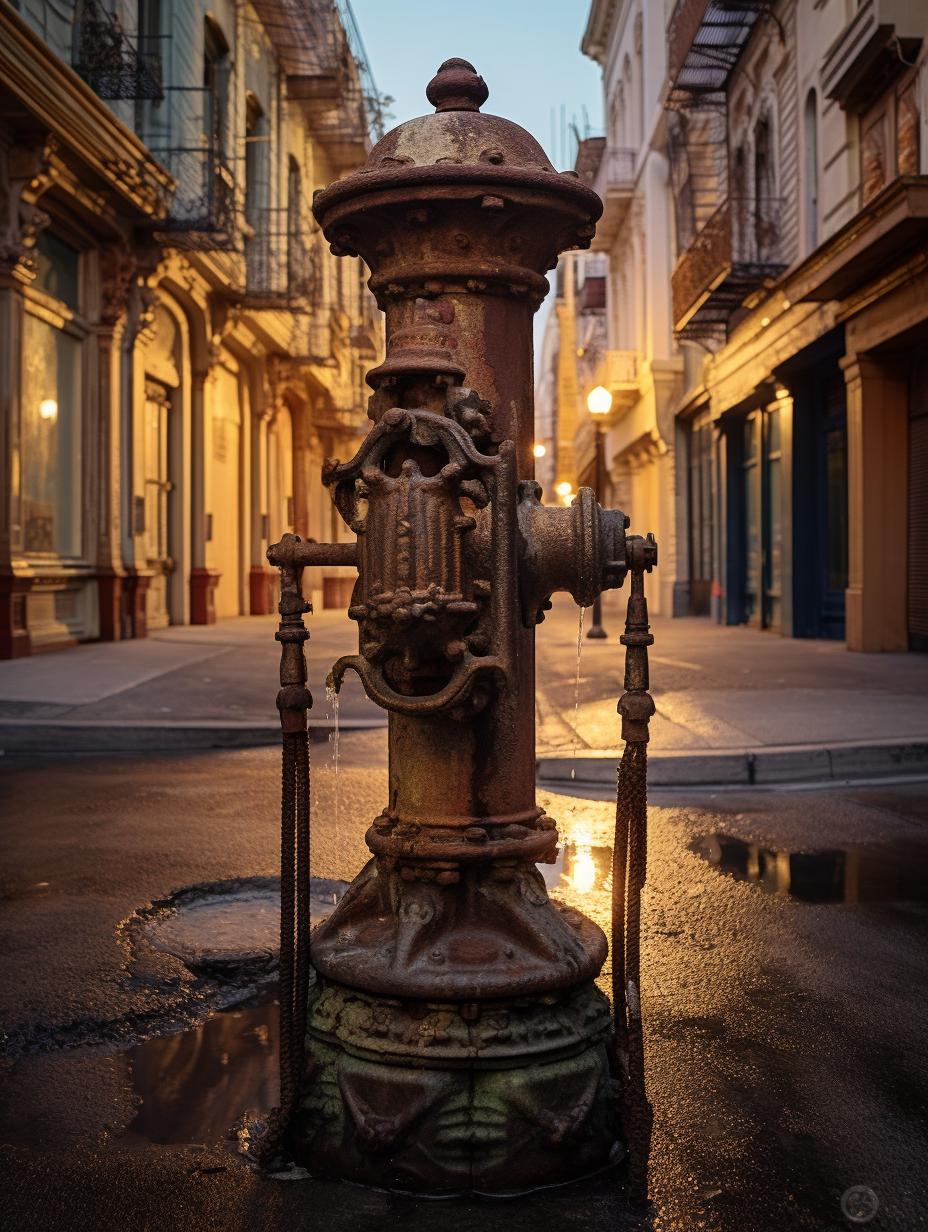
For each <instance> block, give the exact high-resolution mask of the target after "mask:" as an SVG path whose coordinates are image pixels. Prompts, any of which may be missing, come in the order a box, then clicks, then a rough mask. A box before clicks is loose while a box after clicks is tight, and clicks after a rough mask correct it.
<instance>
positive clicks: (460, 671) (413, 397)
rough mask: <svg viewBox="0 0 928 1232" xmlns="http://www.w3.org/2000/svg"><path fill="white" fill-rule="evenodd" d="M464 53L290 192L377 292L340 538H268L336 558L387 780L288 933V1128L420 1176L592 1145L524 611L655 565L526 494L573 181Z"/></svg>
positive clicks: (586, 994)
mask: <svg viewBox="0 0 928 1232" xmlns="http://www.w3.org/2000/svg"><path fill="white" fill-rule="evenodd" d="M487 94H488V91H487V87H486V85H485V84H484V82H483V79H482V78H481V77H479V76H478V75H477V73H476V72H475V70H474V69H473V67H472V66H471V65H470V64H468V63H467V62H466V61H464V60H449V61H447V62H446V63H445V64H443V65H442V66H441V68H440V69H439V71H438V73H437V75H436V76H435V78H434V79H433V80H432V82H431V83H430V84H429V87H428V90H427V95H428V98H429V101H430V102H432V103H433V104H434V106H435V113H434V114H431V115H427V116H423V117H421V118H419V119H415V120H411V121H409V122H408V123H406V124H402V125H400V126H399V127H398V128H397V129H395V130H394V131H393V132H391V133H388V134H387V136H385V137H384V138H383V140H382V141H380V142H379V144H378V145H376V146H375V147H374V149H373V150H372V152H371V154H370V157H369V158H368V161H367V163H366V164H365V166H364V167H362V168H361V169H360V170H358V171H356V172H354V173H353V174H351V175H349V176H348V177H346V178H345V179H343V180H339V181H338V182H337V183H335V184H333V185H332V186H330V187H329V188H327V189H325V190H324V191H323V192H321V193H319V194H317V196H316V199H315V203H314V209H315V213H316V217H317V218H318V220H319V223H320V225H321V226H322V229H323V231H324V233H325V236H326V238H327V239H328V240H329V242H330V244H331V245H332V248H333V251H335V252H336V253H339V254H346V255H360V256H361V257H362V258H363V259H364V260H365V262H366V263H367V264H368V266H369V267H370V269H371V271H372V277H371V281H370V285H371V288H372V290H373V291H374V293H375V295H376V297H377V300H378V303H379V305H380V307H381V308H382V309H383V310H384V312H385V314H386V330H387V356H386V359H385V361H384V362H383V363H382V364H381V365H380V366H379V367H378V368H375V369H374V370H373V371H372V372H371V373H370V374H369V376H368V382H369V384H370V385H371V387H372V389H373V394H372V397H371V399H370V412H369V413H370V417H371V419H372V420H373V426H372V427H371V430H370V432H369V434H368V436H367V438H366V439H365V441H364V442H363V444H362V446H361V448H360V450H359V452H358V454H357V455H356V456H355V457H354V458H353V459H352V460H351V461H349V462H336V461H332V462H329V463H327V464H326V467H325V471H324V479H325V482H326V484H327V485H328V486H329V487H330V489H331V492H332V496H333V499H334V501H335V504H336V506H337V508H338V510H339V512H340V514H341V516H342V517H343V518H344V519H345V521H346V523H347V524H348V525H349V526H350V527H351V529H352V530H353V531H354V532H355V534H356V536H357V542H356V544H350V545H326V544H315V543H313V544H308V543H302V542H301V541H300V540H299V539H298V538H296V537H295V536H286V537H285V539H284V540H283V541H282V542H281V543H280V544H278V545H275V547H274V548H272V549H271V550H270V552H269V557H270V559H271V561H272V562H273V563H274V564H277V565H280V566H282V567H283V568H284V569H291V570H296V571H299V570H300V569H302V568H304V567H308V566H312V565H317V564H325V563H339V564H351V565H355V566H356V567H357V569H358V581H357V585H356V587H355V591H354V595H353V598H352V602H351V607H350V609H349V615H350V616H351V617H352V618H353V619H354V620H356V621H357V622H358V626H359V652H358V654H356V655H351V656H348V657H346V658H344V659H341V660H339V662H338V663H336V664H335V666H334V668H333V670H332V675H331V678H330V679H331V682H332V683H333V684H334V686H335V687H338V686H339V685H340V683H341V681H342V678H343V676H344V674H345V672H346V671H349V670H350V671H354V672H356V673H357V674H358V676H359V677H360V679H361V681H362V684H363V686H364V688H365V690H366V691H367V693H368V695H369V696H370V697H371V698H372V699H373V700H374V701H375V702H377V703H378V704H379V705H381V706H383V707H385V708H386V709H387V711H388V712H389V749H390V772H389V773H390V788H389V798H388V800H387V802H386V805H385V807H384V810H383V812H382V813H381V814H380V816H379V817H377V818H375V819H374V821H373V824H372V826H371V828H370V829H369V831H368V833H367V836H366V837H367V844H368V847H369V848H370V851H371V856H372V858H371V860H370V862H369V863H368V864H367V866H366V867H365V868H364V870H362V872H361V873H360V874H359V876H358V877H357V878H356V879H355V881H354V883H353V884H352V886H351V888H350V890H349V891H348V892H347V893H346V895H345V897H344V899H343V900H342V901H341V903H340V904H339V906H338V908H337V909H336V910H335V911H334V912H333V913H332V915H331V916H330V917H329V918H328V919H327V920H326V921H325V922H324V923H323V924H321V925H320V926H319V927H318V928H317V930H316V931H315V933H314V934H313V937H312V962H313V967H314V969H315V972H316V978H315V983H314V984H313V986H312V990H311V992H310V995H309V1007H308V1017H307V1036H306V1044H307V1052H306V1056H307V1062H306V1068H305V1073H304V1075H303V1081H302V1085H301V1088H300V1092H299V1096H298V1098H297V1101H296V1109H295V1114H294V1118H293V1130H292V1141H293V1145H294V1148H295V1150H296V1153H297V1155H298V1157H299V1158H300V1159H302V1160H303V1161H304V1162H306V1163H307V1164H308V1165H309V1166H310V1167H311V1169H312V1170H313V1172H315V1173H319V1174H330V1175H335V1176H342V1177H347V1178H350V1179H354V1180H358V1181H365V1182H369V1183H372V1184H378V1185H388V1186H395V1187H402V1188H409V1189H416V1190H424V1191H428V1192H432V1193H458V1192H468V1191H478V1192H486V1193H496V1194H499V1193H510V1192H518V1191H522V1190H526V1189H531V1188H533V1187H535V1186H540V1185H549V1184H552V1183H556V1182H559V1181H566V1180H571V1179H574V1178H576V1177H578V1176H582V1175H586V1174H589V1173H592V1172H595V1171H597V1170H598V1169H600V1168H602V1167H604V1166H606V1165H607V1164H609V1163H610V1162H613V1161H614V1160H615V1159H617V1158H619V1157H620V1155H621V1148H620V1147H619V1145H618V1134H617V1126H616V1121H615V1108H616V1099H615V1094H616V1092H615V1081H616V1079H615V1077H614V1075H613V1074H612V1073H611V1070H610V1063H609V1052H608V1050H607V1047H606V1044H607V1041H608V1038H609V1034H610V1015H609V1005H608V1002H607V1000H606V998H605V997H604V996H603V995H602V994H601V993H600V992H599V991H598V990H597V988H596V986H595V985H594V983H593V981H594V979H595V978H596V976H597V975H598V974H599V972H600V969H601V967H602V964H603V961H604V959H605V956H606V952H607V945H606V938H605V936H604V934H603V933H602V931H601V930H600V929H599V928H598V927H597V926H596V925H595V924H593V923H592V922H591V921H590V920H588V919H586V918H585V917H584V916H583V915H582V914H581V913H579V912H578V911H575V910H573V909H571V908H568V907H565V906H564V905H563V904H559V903H557V902H553V901H552V900H551V899H550V898H549V897H548V894H547V891H546V888H545V883H544V880H543V878H542V877H541V875H540V873H539V871H538V869H537V868H536V864H537V863H539V862H545V861H553V860H554V858H555V855H556V849H557V829H556V825H555V822H554V821H553V820H552V819H551V818H550V817H548V816H546V815H545V814H544V812H543V811H542V810H541V809H540V808H539V807H538V806H537V804H536V800H535V730H534V723H535V704H534V672H535V666H534V640H535V626H536V625H537V624H538V623H539V621H541V620H543V619H544V612H545V609H546V608H547V607H548V606H549V605H550V597H551V595H552V593H553V592H555V591H558V590H564V591H568V592H569V593H570V594H572V595H573V597H574V599H575V600H576V601H577V602H578V603H580V604H583V605H586V604H589V603H591V602H592V600H593V598H595V596H596V595H598V594H599V593H600V592H601V591H602V590H604V589H607V588H610V587H617V586H620V585H621V584H622V583H623V581H624V579H625V577H626V576H627V574H628V572H629V569H630V568H631V567H632V566H633V565H634V566H635V567H637V568H640V567H645V568H649V567H650V565H651V564H653V563H654V562H655V561H656V548H655V547H654V545H653V541H649V540H644V539H641V538H640V537H638V536H626V527H627V525H628V520H627V519H626V518H625V516H624V515H623V514H622V513H620V512H618V511H613V510H604V509H602V508H600V506H599V505H598V504H597V502H596V500H595V498H594V496H593V493H592V492H591V491H590V490H589V489H583V490H581V492H580V493H579V495H578V497H577V499H576V501H575V502H574V504H573V505H572V506H571V508H569V509H565V508H560V507H556V506H545V505H543V504H541V503H540V496H541V492H540V489H539V487H538V485H537V484H536V483H535V481H534V478H533V457H532V441H533V435H534V433H533V426H534V425H533V398H532V393H533V388H532V335H531V329H532V316H533V314H534V312H535V311H536V309H537V308H538V306H539V304H540V302H541V300H542V298H543V297H544V295H545V294H546V292H547V290H548V283H547V281H546V279H545V273H546V271H547V270H549V269H551V268H553V267H554V266H555V264H556V262H557V258H558V254H559V253H560V252H562V251H564V250H565V249H570V248H582V247H586V246H588V245H589V242H590V238H591V237H592V235H593V233H594V229H595V223H596V219H597V218H598V217H599V214H600V212H601V208H602V207H601V203H600V201H599V198H598V197H597V196H596V194H595V193H593V192H592V191H590V189H588V188H586V187H585V186H584V185H583V184H581V183H580V182H579V181H578V179H577V178H576V177H575V176H574V175H573V173H570V172H563V173H559V172H557V171H556V170H555V169H554V167H552V165H551V163H550V162H549V161H548V159H547V157H546V156H545V154H544V152H543V151H542V149H541V148H540V146H539V145H538V144H537V143H536V142H535V140H534V139H533V138H532V137H531V136H530V135H529V134H528V133H527V132H525V131H524V130H523V129H521V128H519V127H518V126H517V125H515V124H512V123H511V122H509V121H508V120H505V119H501V118H499V117H497V116H492V115H486V114H484V113H482V112H481V111H480V107H481V106H482V104H483V103H484V102H485V101H486V98H487Z"/></svg>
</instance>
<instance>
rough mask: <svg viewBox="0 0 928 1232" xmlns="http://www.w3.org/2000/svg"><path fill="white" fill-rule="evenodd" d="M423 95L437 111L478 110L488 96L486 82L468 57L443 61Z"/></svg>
mask: <svg viewBox="0 0 928 1232" xmlns="http://www.w3.org/2000/svg"><path fill="white" fill-rule="evenodd" d="M425 97H426V98H427V99H428V100H429V102H430V103H432V104H433V106H434V107H435V110H436V111H479V110H480V105H481V103H485V102H486V101H487V99H488V98H489V97H490V91H489V90H488V89H487V83H486V82H485V81H484V80H483V78H482V77H481V76H480V75H479V73H478V72H477V70H476V69H475V68H474V66H473V65H472V64H470V63H469V62H468V61H467V60H459V59H453V60H446V61H445V62H444V64H442V65H441V67H440V68H439V70H438V72H437V73H436V74H435V76H434V77H433V78H432V80H431V81H430V82H429V84H428V87H427V88H426V91H425Z"/></svg>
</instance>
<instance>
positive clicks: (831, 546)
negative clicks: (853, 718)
mask: <svg viewBox="0 0 928 1232" xmlns="http://www.w3.org/2000/svg"><path fill="white" fill-rule="evenodd" d="M667 47H668V83H667V90H666V96H665V102H666V117H665V123H666V126H667V128H666V131H667V144H668V149H669V151H670V153H671V167H672V172H671V180H672V187H673V201H674V223H675V233H676V242H677V249H678V256H677V260H676V264H675V266H674V269H673V275H672V280H671V286H672V311H673V325H674V330H675V333H676V336H677V338H678V340H679V342H680V345H681V349H682V351H683V353H684V365H685V367H684V386H685V388H684V390H683V392H682V394H681V395H680V397H679V398H678V399H677V401H676V404H675V411H676V418H677V424H678V430H677V432H678V441H679V448H678V463H677V467H676V475H677V484H678V491H679V493H680V505H681V508H682V510H683V520H684V522H685V534H683V535H681V536H680V539H679V550H678V568H679V572H680V577H681V581H682V582H683V583H684V584H685V587H684V588H685V590H686V592H687V605H688V608H689V610H690V611H711V613H712V614H713V616H714V617H715V618H716V619H717V620H720V621H723V622H727V623H744V622H746V623H750V624H753V625H756V626H759V627H761V628H769V629H771V630H775V631H778V632H780V633H782V634H785V635H794V636H809V637H831V638H844V639H845V640H846V642H847V645H848V647H849V648H851V649H854V650H863V651H890V650H896V651H898V650H905V649H913V650H926V649H928V370H926V366H925V362H924V359H923V356H924V354H925V342H926V340H928V130H926V114H928V67H926V65H928V59H926V57H928V8H926V6H925V5H924V4H922V3H920V2H919V0H910V2H909V0H860V2H859V3H851V2H850V0H815V3H811V2H808V3H807V2H805V0H780V2H778V3H762V2H760V0H757V2H756V3H744V4H739V5H737V6H732V5H727V4H722V3H719V2H717V0H678V2H677V3H676V4H675V5H674V6H673V7H672V8H671V11H670V14H669V23H668V28H667Z"/></svg>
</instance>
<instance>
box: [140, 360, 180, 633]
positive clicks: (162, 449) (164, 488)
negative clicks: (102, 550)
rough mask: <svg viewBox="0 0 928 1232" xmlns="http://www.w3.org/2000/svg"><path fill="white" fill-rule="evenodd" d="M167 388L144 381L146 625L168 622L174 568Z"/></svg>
mask: <svg viewBox="0 0 928 1232" xmlns="http://www.w3.org/2000/svg"><path fill="white" fill-rule="evenodd" d="M170 416H171V391H170V389H169V388H168V387H167V386H166V385H162V384H161V382H160V381H153V380H151V379H150V378H149V379H148V380H146V382H145V434H144V444H143V459H144V460H143V465H144V471H145V474H144V483H145V494H144V496H143V498H142V499H143V501H144V536H145V539H144V542H145V563H146V566H147V567H148V568H149V569H151V570H152V577H151V581H150V582H149V585H148V599H147V606H146V621H147V624H148V628H149V629H163V628H165V626H166V625H168V624H170V623H171V602H170V582H171V573H172V572H173V569H174V561H173V559H172V556H171V551H170V544H169V542H168V537H169V529H168V528H169V517H168V502H169V501H170V498H171V492H172V490H173V485H172V483H171V479H170V473H169V465H170V463H169V437H170Z"/></svg>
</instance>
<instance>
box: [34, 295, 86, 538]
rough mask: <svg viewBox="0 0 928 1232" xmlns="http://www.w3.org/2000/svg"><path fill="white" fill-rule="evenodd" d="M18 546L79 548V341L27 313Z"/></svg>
mask: <svg viewBox="0 0 928 1232" xmlns="http://www.w3.org/2000/svg"><path fill="white" fill-rule="evenodd" d="M22 364H23V368H22V402H21V408H22V418H21V450H22V461H21V510H22V546H23V550H24V551H25V552H26V553H27V554H29V555H35V554H46V553H57V554H58V555H60V556H79V555H80V551H81V500H80V479H81V430H80V428H81V423H80V419H81V415H80V412H81V405H80V383H81V342H80V339H79V338H77V337H75V336H73V335H72V334H70V333H68V332H66V331H65V330H63V329H58V328H56V327H55V326H54V325H51V324H49V323H48V322H47V321H44V320H40V319H39V318H38V317H35V316H33V315H32V314H31V313H28V312H27V313H26V316H25V319H24V322H23V348H22Z"/></svg>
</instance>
